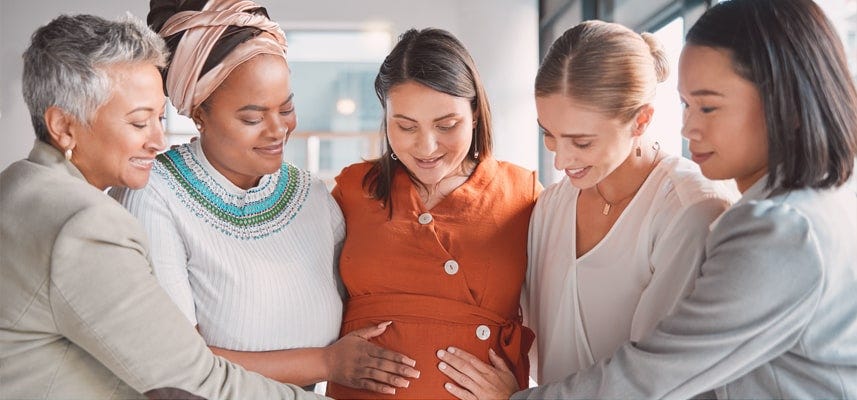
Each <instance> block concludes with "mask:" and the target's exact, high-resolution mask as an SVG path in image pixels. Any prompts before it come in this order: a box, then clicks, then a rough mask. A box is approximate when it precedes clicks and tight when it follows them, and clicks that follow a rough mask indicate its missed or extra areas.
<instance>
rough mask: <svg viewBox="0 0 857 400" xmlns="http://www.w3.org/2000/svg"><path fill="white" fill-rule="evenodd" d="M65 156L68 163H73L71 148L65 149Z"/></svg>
mask: <svg viewBox="0 0 857 400" xmlns="http://www.w3.org/2000/svg"><path fill="white" fill-rule="evenodd" d="M63 155H64V156H65V160H66V161H71V147H69V148H67V149H65V154H63Z"/></svg>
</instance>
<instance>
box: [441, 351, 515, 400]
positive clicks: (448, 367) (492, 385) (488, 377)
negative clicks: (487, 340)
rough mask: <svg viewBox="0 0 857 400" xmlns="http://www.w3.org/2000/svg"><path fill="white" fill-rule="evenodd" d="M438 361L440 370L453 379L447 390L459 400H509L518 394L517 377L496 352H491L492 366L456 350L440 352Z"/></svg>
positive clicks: (489, 355)
mask: <svg viewBox="0 0 857 400" xmlns="http://www.w3.org/2000/svg"><path fill="white" fill-rule="evenodd" d="M437 357H438V358H440V359H441V362H440V364H438V366H437V367H438V369H439V370H440V371H441V372H443V374H444V375H446V376H448V377H449V378H450V379H452V382H448V383H446V384H445V385H444V388H445V389H446V391H448V392H449V393H451V394H452V395H453V396H455V397H458V398H459V399H462V400H476V399H479V400H485V399H508V398H509V397H510V396H512V394H513V393H515V392H516V391H518V381H517V379H515V374H514V373H512V371H511V370H510V369H509V367H508V366H507V365H506V362H505V361H503V358H501V357H500V356H499V355H497V353H495V352H494V350H491V349H489V350H488V358H489V359H490V360H491V364H492V365H488V364H486V363H484V362H482V360H480V359H478V358H476V357H475V356H473V355H472V354H470V353H468V352H466V351H464V350H461V349H458V348H455V347H449V348H447V349H446V350H438V351H437Z"/></svg>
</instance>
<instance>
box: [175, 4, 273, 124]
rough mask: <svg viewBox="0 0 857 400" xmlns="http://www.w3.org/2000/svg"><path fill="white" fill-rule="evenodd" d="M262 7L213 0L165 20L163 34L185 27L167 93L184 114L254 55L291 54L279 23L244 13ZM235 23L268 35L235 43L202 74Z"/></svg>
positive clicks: (177, 48)
mask: <svg viewBox="0 0 857 400" xmlns="http://www.w3.org/2000/svg"><path fill="white" fill-rule="evenodd" d="M259 7H260V6H259V5H258V4H256V3H254V2H252V1H249V0H210V1H209V2H208V4H206V5H205V7H204V8H203V9H202V10H201V11H182V12H179V13H176V14H175V15H173V16H172V17H170V19H168V20H167V21H166V22H165V23H164V26H163V27H162V28H161V31H160V32H158V34H160V35H161V37H164V38H166V37H169V36H171V35H174V34H176V33H179V32H181V31H186V32H185V34H184V36H183V37H182V39H181V41H179V44H178V46H177V47H176V51H175V53H174V54H173V58H172V61H171V62H170V67H169V70H168V71H167V79H166V88H167V93H168V94H169V96H170V101H172V103H173V105H174V106H175V107H176V108H177V109H178V112H179V114H181V115H184V116H186V117H190V116H191V112H192V111H193V110H194V109H195V108H196V107H197V106H199V105H200V104H202V102H203V101H205V99H207V98H208V96H210V95H211V93H212V92H214V90H215V89H217V87H218V86H220V84H221V83H223V81H224V80H225V79H226V77H227V76H229V74H230V73H231V72H232V70H234V69H235V67H237V66H239V65H241V63H243V62H245V61H247V60H249V59H250V58H252V57H254V56H256V55H259V54H272V55H277V56H280V57H283V59H285V58H286V47H287V45H286V36H285V35H284V34H283V30H282V29H280V26H279V25H277V23H275V22H273V21H271V20H269V19H268V18H266V17H265V16H264V15H256V14H250V13H247V12H245V11H247V10H251V9H256V8H259ZM230 26H251V27H254V28H258V29H261V30H262V31H264V32H265V33H263V34H261V35H258V36H255V37H253V38H251V39H249V40H247V41H245V42H244V43H241V44H240V45H238V46H237V47H235V49H233V50H232V51H231V52H230V53H229V54H228V55H227V56H226V57H225V58H224V59H223V61H222V62H221V63H220V64H218V65H217V66H215V67H214V68H212V69H211V70H210V71H208V72H206V73H205V75H203V76H201V77H200V76H199V74H200V72H201V71H202V67H203V65H204V64H205V61H206V60H207V59H208V55H209V53H210V52H211V49H212V48H214V44H215V43H216V42H217V40H218V39H220V36H221V35H222V34H223V32H224V31H226V28H228V27H230ZM197 77H199V79H198V80H197Z"/></svg>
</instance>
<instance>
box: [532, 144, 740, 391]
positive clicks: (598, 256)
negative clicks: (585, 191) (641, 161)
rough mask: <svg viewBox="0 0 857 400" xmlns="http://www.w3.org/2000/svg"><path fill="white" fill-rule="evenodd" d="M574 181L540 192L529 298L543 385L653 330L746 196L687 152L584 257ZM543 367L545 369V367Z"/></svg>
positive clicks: (668, 164) (650, 182) (671, 160)
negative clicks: (720, 224) (721, 222)
mask: <svg viewBox="0 0 857 400" xmlns="http://www.w3.org/2000/svg"><path fill="white" fill-rule="evenodd" d="M579 193H580V190H579V189H577V188H575V187H574V186H572V185H571V183H570V182H569V180H568V179H563V180H562V181H561V182H557V183H556V184H554V185H552V186H550V187H549V188H548V189H546V190H545V191H544V193H542V194H541V196H540V197H539V200H538V203H537V204H536V207H535V210H534V211H533V216H532V218H531V221H530V238H529V269H528V273H527V282H526V285H525V291H524V293H523V295H522V297H523V299H522V303H523V305H524V315H525V319H526V323H527V325H528V326H530V327H531V328H532V329H533V330H535V332H536V338H537V339H536V343H537V346H536V347H535V348H536V349H537V354H533V356H534V358H535V359H537V360H538V361H537V362H533V365H534V368H537V370H536V371H537V372H536V373H534V374H533V376H535V377H536V378H537V380H538V382H539V383H540V384H542V383H548V382H553V381H557V380H560V379H562V378H564V377H565V376H567V375H569V374H572V373H574V372H577V371H578V370H580V369H583V368H587V367H589V366H591V365H593V364H594V363H596V362H597V361H600V360H602V359H605V358H608V357H609V356H610V355H611V354H613V352H614V351H615V350H616V349H617V348H618V347H619V346H620V345H621V344H622V343H624V342H626V341H628V340H631V341H637V340H639V339H640V338H642V337H644V336H645V335H647V334H648V333H650V332H651V331H652V330H653V329H654V327H655V325H656V324H657V322H658V321H660V320H661V319H662V318H663V317H664V316H666V315H667V314H669V313H670V312H671V311H672V309H673V307H674V306H675V305H676V303H677V302H678V300H680V299H681V298H682V297H684V296H685V295H687V294H688V293H689V292H690V290H692V288H693V287H692V286H693V280H694V278H695V277H696V275H697V274H698V269H699V265H700V263H701V262H702V260H703V256H704V243H705V238H706V236H707V235H708V232H709V225H710V224H711V223H712V222H713V221H714V220H715V219H716V218H717V216H719V215H720V214H721V213H722V212H723V211H724V210H726V209H727V208H728V207H729V205H730V204H731V202H732V201H733V200H735V199H736V198H737V196H738V193H737V192H736V191H734V190H732V189H730V188H729V187H728V186H726V185H724V184H722V183H719V182H712V181H709V180H707V179H705V178H704V177H703V176H702V174H701V173H700V171H699V167H698V166H697V165H696V164H694V163H693V162H691V161H689V160H686V159H684V158H681V157H675V156H668V157H667V158H665V159H663V160H661V161H660V162H659V163H658V165H657V166H656V167H655V168H654V170H653V171H652V173H651V174H650V175H649V177H648V178H647V179H646V181H645V182H644V183H643V185H642V186H641V187H640V190H639V191H638V192H637V194H636V195H635V196H634V198H633V199H632V200H631V202H630V203H629V204H628V206H627V207H626V208H625V210H624V211H623V212H622V215H620V216H619V219H618V220H617V221H616V223H615V224H614V225H613V227H612V228H611V229H610V231H609V232H608V233H607V235H606V236H605V237H604V238H603V239H602V240H601V241H600V242H599V243H598V244H597V245H596V246H595V247H593V248H592V249H591V250H590V251H589V252H587V253H586V254H584V255H582V256H581V257H579V258H578V257H577V256H576V248H575V247H576V238H575V231H576V228H575V227H576V224H577V223H576V215H577V198H578V195H579ZM536 366H537V367H536Z"/></svg>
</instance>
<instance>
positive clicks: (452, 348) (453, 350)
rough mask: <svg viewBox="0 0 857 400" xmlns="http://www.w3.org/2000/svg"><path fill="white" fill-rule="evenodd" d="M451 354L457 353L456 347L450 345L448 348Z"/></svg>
mask: <svg viewBox="0 0 857 400" xmlns="http://www.w3.org/2000/svg"><path fill="white" fill-rule="evenodd" d="M446 351H448V352H449V353H450V354H455V347H449V348H447V349H446Z"/></svg>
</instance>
